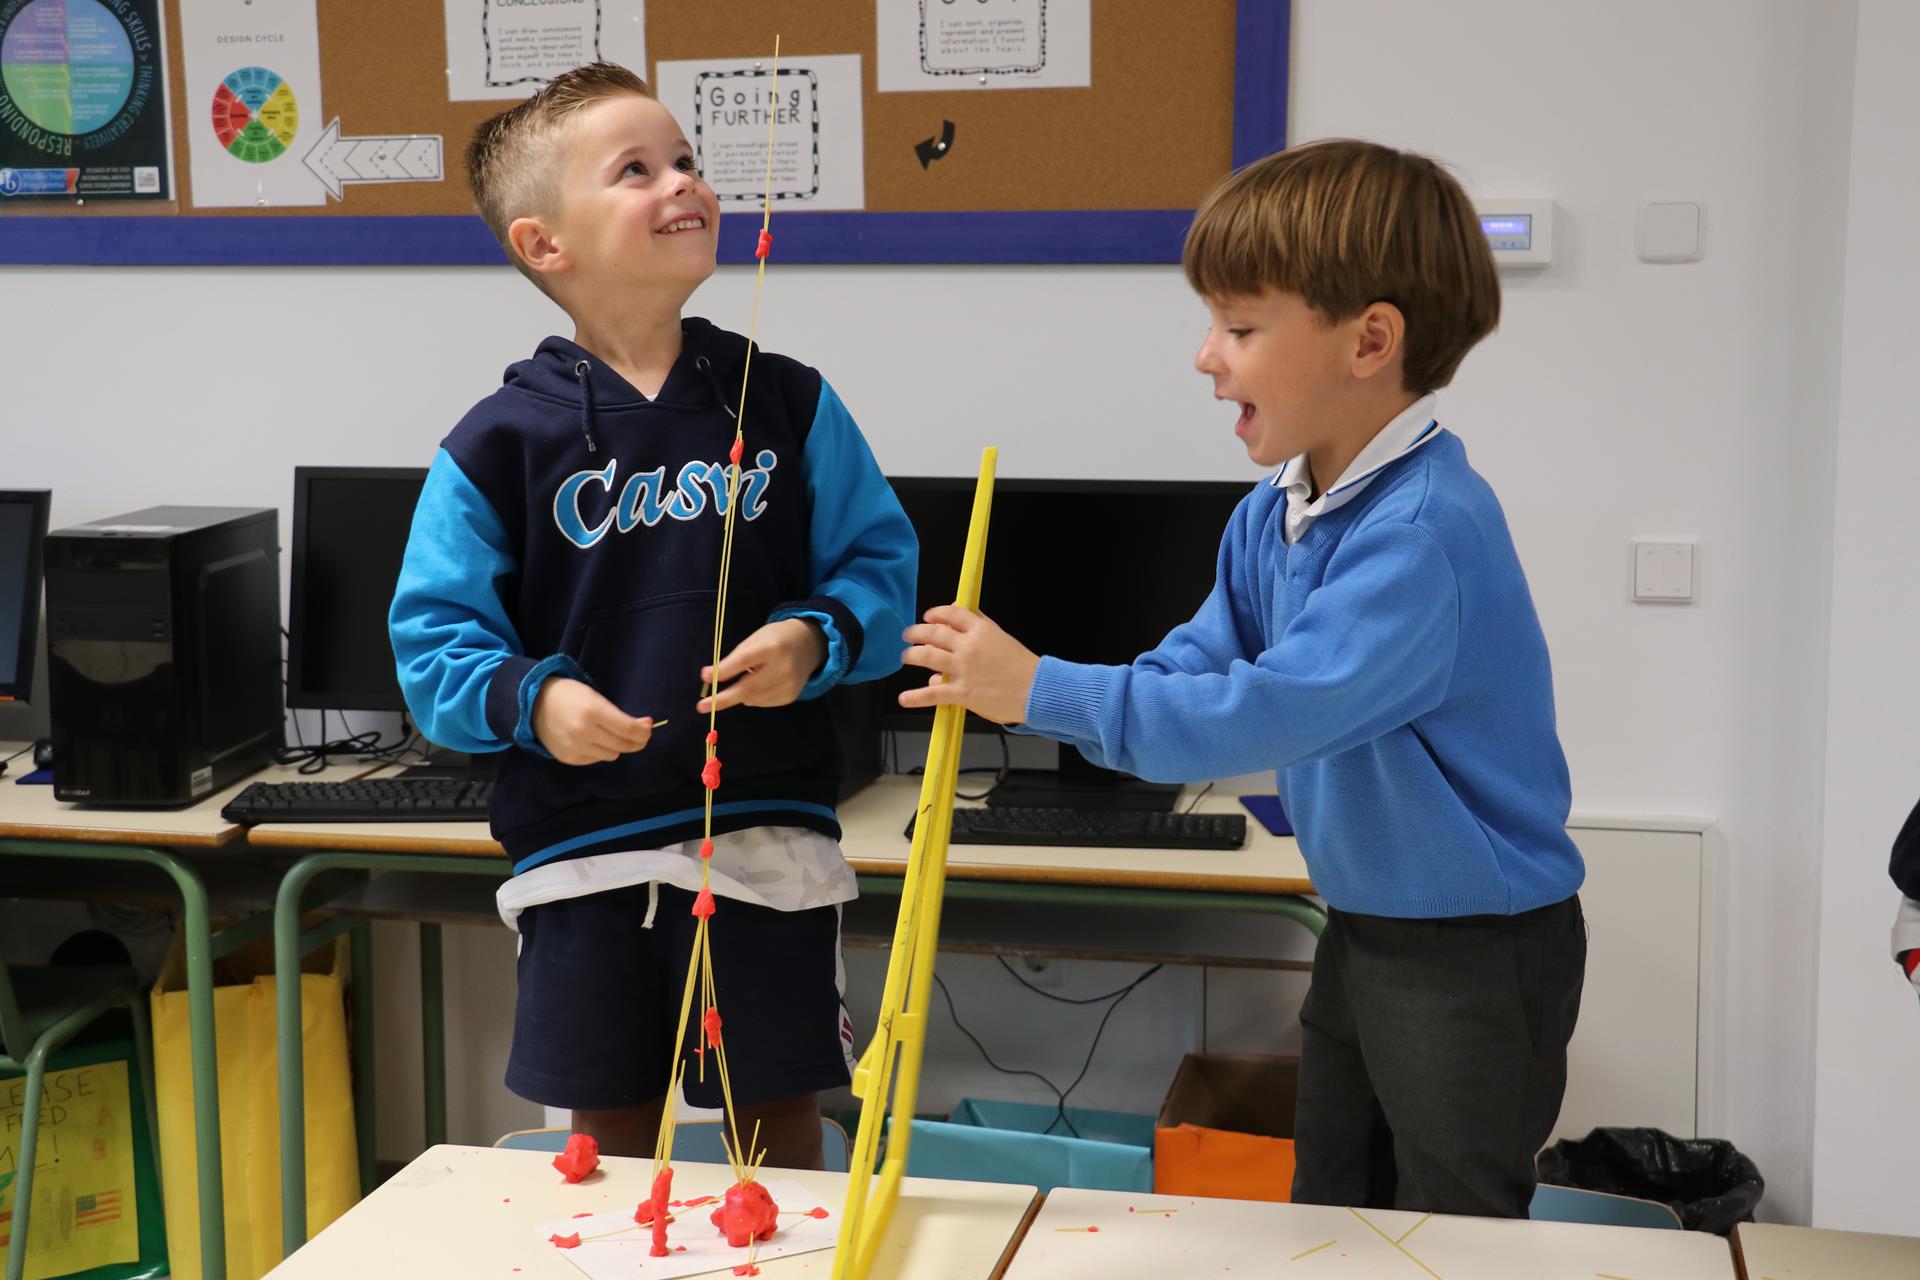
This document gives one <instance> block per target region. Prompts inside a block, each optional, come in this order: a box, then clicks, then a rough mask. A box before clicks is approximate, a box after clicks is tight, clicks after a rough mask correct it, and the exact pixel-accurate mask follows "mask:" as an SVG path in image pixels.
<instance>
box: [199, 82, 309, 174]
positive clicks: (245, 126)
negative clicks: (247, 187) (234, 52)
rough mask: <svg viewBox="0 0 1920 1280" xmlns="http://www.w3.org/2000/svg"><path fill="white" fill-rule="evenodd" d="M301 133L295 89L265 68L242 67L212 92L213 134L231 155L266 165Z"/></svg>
mask: <svg viewBox="0 0 1920 1280" xmlns="http://www.w3.org/2000/svg"><path fill="white" fill-rule="evenodd" d="M299 131H300V107H299V104H298V103H296V102H295V101H294V100H293V90H292V89H291V88H289V87H288V86H287V82H286V81H285V80H282V79H281V78H280V77H279V76H278V75H277V74H276V73H274V72H272V71H269V70H267V69H266V68H265V67H242V68H240V69H239V70H238V71H236V72H234V73H233V74H232V75H230V76H228V77H227V78H226V79H225V80H222V81H221V82H220V87H219V88H217V89H215V90H214V91H213V132H214V135H215V136H216V137H218V138H219V139H220V145H221V146H223V147H225V148H226V149H227V152H228V154H230V155H232V156H234V157H236V158H237V159H241V160H245V161H247V162H248V163H249V164H265V163H266V162H267V161H269V160H273V159H277V158H278V157H279V156H281V155H283V154H285V152H286V150H287V148H288V147H290V146H292V145H293V135H294V134H296V133H298V132H299Z"/></svg>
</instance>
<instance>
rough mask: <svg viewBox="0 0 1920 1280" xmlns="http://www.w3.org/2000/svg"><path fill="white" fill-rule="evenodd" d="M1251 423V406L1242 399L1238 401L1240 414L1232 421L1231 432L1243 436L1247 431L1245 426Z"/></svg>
mask: <svg viewBox="0 0 1920 1280" xmlns="http://www.w3.org/2000/svg"><path fill="white" fill-rule="evenodd" d="M1252 425H1253V406H1252V405H1250V404H1248V403H1246V402H1245V401H1244V400H1243V401H1241V402H1240V416H1239V417H1238V418H1236V419H1235V420H1234V423H1233V433H1234V434H1235V435H1237V436H1243V435H1245V434H1246V433H1247V428H1248V427H1250V426H1252Z"/></svg>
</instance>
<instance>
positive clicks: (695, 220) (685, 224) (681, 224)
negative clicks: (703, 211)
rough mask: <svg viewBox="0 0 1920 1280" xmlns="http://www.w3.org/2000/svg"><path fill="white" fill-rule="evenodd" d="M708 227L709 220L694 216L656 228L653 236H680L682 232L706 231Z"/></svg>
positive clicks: (675, 220) (676, 219) (678, 219)
mask: <svg viewBox="0 0 1920 1280" xmlns="http://www.w3.org/2000/svg"><path fill="white" fill-rule="evenodd" d="M706 226H707V220H706V219H705V218H703V217H701V216H700V215H698V214H693V215H691V216H689V217H685V218H675V219H674V220H673V221H672V222H669V223H667V224H666V225H665V226H663V227H655V228H654V231H653V234H655V235H657V236H671V235H678V234H679V233H680V232H682V231H704V230H706Z"/></svg>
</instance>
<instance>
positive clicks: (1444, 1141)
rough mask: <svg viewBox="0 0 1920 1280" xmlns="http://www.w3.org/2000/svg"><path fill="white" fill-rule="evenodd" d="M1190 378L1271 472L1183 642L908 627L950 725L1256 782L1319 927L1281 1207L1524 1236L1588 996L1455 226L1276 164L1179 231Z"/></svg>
mask: <svg viewBox="0 0 1920 1280" xmlns="http://www.w3.org/2000/svg"><path fill="white" fill-rule="evenodd" d="M1185 265H1186V271H1187V278H1188V280H1189V282H1190V283H1192V285H1193V286H1194V289H1195V290H1196V292H1198V293H1199V294H1200V296H1201V298H1202V299H1203V300H1205V302H1206V304H1207V309H1208V311H1209V313H1210V314H1211V317H1212V327H1211V329H1210V331H1209V333H1208V335H1207V338H1206V341H1205V343H1203V344H1202V346H1201V348H1200V354H1199V356H1198V357H1197V358H1196V360H1195V364H1196V365H1197V366H1198V368H1199V369H1200V371H1201V372H1202V373H1205V374H1207V375H1209V376H1210V377H1211V378H1212V379H1213V383H1214V394H1215V396H1216V397H1217V398H1219V399H1223V400H1230V401H1234V402H1237V404H1238V405H1239V410H1240V412H1239V416H1238V418H1237V420H1236V422H1235V424H1234V431H1235V434H1236V435H1238V436H1239V438H1240V439H1241V441H1242V442H1243V443H1244V444H1245V445H1246V449H1247V453H1248V456H1250V457H1251V458H1252V459H1253V460H1254V461H1255V462H1257V463H1259V464H1260V465H1261V466H1263V467H1279V468H1280V471H1279V474H1278V475H1276V476H1274V477H1273V478H1272V479H1270V480H1267V481H1263V482H1262V483H1261V484H1259V485H1258V486H1257V487H1256V488H1255V489H1254V490H1253V492H1252V493H1250V494H1249V495H1247V497H1246V498H1245V500H1243V501H1242V502H1241V504H1240V506H1239V509H1238V510H1237V511H1236V512H1235V513H1234V516H1233V519H1232V521H1231V522H1230V523H1229V524H1228V526H1227V530H1226V536H1225V538H1224V539H1223V540H1222V542H1221V545H1220V558H1219V567H1218V575H1217V577H1216V579H1215V581H1214V584H1213V590H1212V593H1211V594H1210V595H1209V596H1208V597H1207V599H1206V601H1205V603H1204V604H1202V605H1201V606H1200V611H1199V613H1198V614H1196V615H1195V616H1194V618H1193V620H1192V621H1191V622H1188V623H1185V624H1183V625H1182V626H1180V627H1178V628H1176V629H1175V630H1174V631H1173V632H1172V634H1170V635H1168V636H1167V638H1166V639H1165V640H1164V641H1162V642H1161V644H1160V646H1159V647H1158V648H1157V649H1155V650H1154V651H1153V652H1151V653H1146V654H1142V655H1141V656H1140V657H1139V658H1137V659H1135V660H1134V662H1133V663H1132V664H1131V665H1128V666H1090V665H1084V664H1078V663H1072V662H1063V661H1061V660H1060V659H1059V658H1054V657H1046V658H1042V657H1039V656H1038V655H1036V654H1033V653H1031V652H1029V651H1028V650H1026V649H1025V648H1024V647H1022V646H1021V645H1020V644H1019V642H1018V641H1016V640H1014V639H1013V638H1012V637H1010V636H1008V635H1007V634H1006V633H1005V632H1003V631H1001V630H1000V629H999V628H998V627H997V626H995V625H994V624H993V623H992V622H991V621H989V620H988V619H987V618H985V617H983V616H981V615H979V614H973V613H968V612H966V611H963V610H959V609H952V608H944V609H935V610H931V611H930V612H929V613H928V614H927V617H926V621H925V622H924V623H923V624H921V625H917V626H914V627H912V628H910V629H909V630H908V631H907V632H906V639H907V641H908V642H909V643H910V644H912V645H913V646H914V647H913V648H911V649H909V650H907V653H906V660H907V661H908V662H911V663H915V664H917V665H919V666H923V667H927V668H930V669H931V670H933V671H935V672H938V673H941V677H940V680H939V682H937V683H933V684H930V685H929V686H928V687H927V688H925V689H921V690H914V691H910V692H908V693H905V694H902V695H901V698H900V701H901V702H902V703H903V704H905V705H908V706H931V705H934V704H936V703H948V702H957V703H962V704H964V705H966V706H967V707H969V708H971V709H972V710H974V711H977V712H979V713H980V714H981V715H983V716H986V717H987V718H988V719H991V720H997V721H1000V722H1003V723H1016V722H1018V723H1023V724H1024V726H1025V728H1027V729H1028V730H1030V731H1032V732H1034V733H1040V734H1045V735H1047V736H1048V737H1053V738H1058V739H1060V740H1061V741H1062V742H1065V743H1068V744H1071V745H1073V746H1075V747H1078V748H1079V749H1080V751H1081V752H1082V753H1083V754H1085V755H1087V756H1088V757H1090V758H1091V759H1093V760H1095V761H1096V762H1098V763H1100V764H1105V765H1110V766H1113V767H1115V768H1120V769H1125V770H1128V771H1131V772H1133V773H1136V774H1139V775H1141V776H1142V777H1146V778H1151V779H1159V780H1166V781H1198V780H1202V779H1211V778H1222V777H1230V776H1233V775H1236V774H1243V773H1251V772H1253V771H1255V770H1265V769H1273V770H1275V771H1276V772H1277V775H1278V785H1279V792H1280V795H1281V797H1282V799H1283V800H1284V802H1285V804H1286V808H1287V812H1288V813H1289V814H1290V815H1291V817H1292V819H1293V824H1294V827H1295V829H1296V830H1297V832H1298V834H1299V839H1300V848H1301V851H1302V852H1303V853H1304V854H1305V855H1306V859H1307V864H1308V867H1309V868H1310V869H1311V871H1312V875H1313V882H1314V885H1315V887H1316V888H1317V889H1318V890H1319V891H1320V893H1321V895H1322V896H1323V897H1325V899H1326V901H1327V906H1328V923H1327V929H1326V932H1325V934H1324V935H1323V936H1322V937H1321V939H1320V943H1319V947H1318V949H1317V951H1316V953H1315V956H1314V971H1313V983H1312V987H1311V989H1310V991H1309V992H1308V995H1307V1000H1306V1004H1305V1006H1304V1007H1303V1008H1302V1010H1301V1014H1300V1022H1301V1026H1302V1029H1303V1051H1302V1060H1301V1075H1300V1094H1299V1105H1298V1109H1297V1114H1296V1119H1295V1130H1294V1132H1295V1143H1296V1157H1297V1161H1298V1164H1297V1169H1296V1176H1295V1179H1294V1184H1293V1197H1294V1199H1295V1200H1298V1201H1305V1202H1314V1203H1322V1204H1346V1205H1357V1206H1373V1207H1385V1208H1401V1209H1416V1210H1432V1211H1438V1212H1442V1213H1466V1214H1482V1215H1489V1216H1507V1217H1524V1216H1525V1215H1526V1213H1527V1208H1528V1205H1529V1203H1530V1201H1531V1200H1532V1197H1533V1188H1534V1165H1533V1157H1534V1154H1535V1152H1536V1151H1538V1150H1539V1148H1540V1146H1541V1145H1542V1144H1543V1143H1544V1142H1545V1141H1546V1139H1547V1137H1548V1135H1549V1133H1550V1132H1551V1130H1552V1128H1553V1125H1554V1120H1555V1118H1556V1116H1557V1115H1558V1113H1559V1109H1560V1099H1561V1095H1562V1093H1563V1092H1564V1091H1565V1088H1566V1065H1567V1064H1566V1049H1567V1041H1568V1039H1569V1037H1571V1035H1572V1034H1573V1026H1574V1020H1575V1018H1576V1017H1577V1015H1578V1012H1579V1006H1580V988H1581V982H1582V979H1583V977H1584V974H1585V968H1586V934H1585V927H1584V923H1583V921H1582V919H1581V914H1580V904H1579V900H1578V898H1577V897H1576V896H1575V895H1576V891H1577V890H1578V889H1579V887H1580V883H1581V880H1582V877H1583V874H1584V872H1583V868H1582V865H1581V861H1580V855H1579V852H1578V851H1577V850H1576V849H1575V848H1574V846H1573V842H1572V841H1571V839H1569V837H1568V836H1567V833H1566V829H1565V824H1566V819H1567V810H1568V806H1569V799H1570V790H1569V785H1568V780H1567V766H1566V758H1565V756H1564V755H1563V754H1562V752H1561V749H1560V742H1559V738H1558V736H1557V734H1556V732H1555V729H1554V712H1553V683H1552V676H1551V672H1550V671H1549V669H1548V662H1547V646H1546V641H1545V638H1544V637H1543V636H1542V634H1541V631H1540V624H1539V621H1538V620H1537V618H1536V617H1535V615H1534V610H1533V601H1532V599H1531V597H1530V595H1529V593H1528V590H1527V583H1526V578H1525V576H1524V575H1523V574H1522V573H1521V569H1520V561H1519V558H1518V557H1517V556H1516V555H1515V553H1514V549H1513V542H1512V539H1511V538H1510V536H1509V535H1508V532H1507V525H1506V519H1505V517H1504V516H1503V515H1502V514H1501V511H1500V504H1499V502H1498V501H1497V500H1496V499H1495V498H1494V496H1493V491H1492V490H1491V489H1489V488H1488V487H1487V484H1486V482H1485V481H1484V480H1482V479H1481V478H1480V477H1479V475H1477V474H1476V473H1475V472H1474V471H1473V469H1472V468H1471V467H1469V466H1468V465H1467V454H1466V449H1465V448H1464V447H1463V446H1462V445H1461V443H1460V441H1459V439H1458V438H1456V437H1455V436H1454V435H1453V434H1452V433H1451V432H1448V431H1446V430H1444V429H1442V428H1441V427H1440V425H1439V423H1438V421H1437V420H1436V419H1435V417H1434V398H1433V394H1432V393H1433V392H1434V391H1435V390H1436V389H1437V388H1440V387H1444V386H1445V385H1447V383H1448V381H1449V380H1450V379H1451V378H1452V376H1453V372H1454V370H1455V369H1456V368H1457V367H1458V366H1459V364H1460V361H1461V360H1462V358H1464V357H1465V356H1466V354H1467V352H1468V351H1469V350H1470V349H1471V348H1472V347H1473V345H1474V344H1475V343H1476V342H1478V341H1479V340H1480V339H1481V338H1483V337H1485V336H1486V334H1487V333H1489V332H1490V331H1491V330H1492V329H1493V327H1494V324H1495V323H1496V322H1497V321H1498V319H1499V314H1500V286H1499V281H1498V278H1497V277H1496V276H1495V274H1494V266H1493V259H1492V256H1491V254H1490V252H1489V250H1488V248H1487V243H1486V240H1485V238H1484V237H1483V236H1482V235H1481V232H1480V226H1479V220H1478V218H1477V217H1476V216H1475V214H1474V210H1473V206H1472V204H1471V202H1469V201H1468V199H1467V198H1466V195H1465V194H1464V193H1463V192H1462V191H1461V190H1460V188H1459V186H1458V185H1457V184H1456V183H1455V182H1454V181H1453V179H1452V178H1450V177H1449V176H1447V175H1446V174H1445V173H1444V172H1442V171H1441V170H1440V169H1439V168H1438V167H1437V166H1436V165H1434V164H1433V162H1432V161H1430V160H1427V159H1425V158H1424V157H1420V156H1412V155H1406V154H1403V153H1401V152H1398V151H1393V150H1390V149H1388V148H1386V147H1380V146H1375V145H1372V144H1368V143H1360V142H1345V141H1335V142H1324V143H1317V144H1314V145H1311V146H1303V147H1299V148H1296V149H1294V150H1290V151H1286V152H1282V153H1280V154H1278V155H1273V156H1269V157H1267V158H1266V159H1264V160H1261V161H1259V162H1257V163H1255V164H1253V165H1251V166H1249V167H1248V168H1246V169H1244V170H1242V171H1241V172H1239V173H1237V174H1234V175H1232V176H1231V177H1229V178H1228V179H1226V180H1225V181H1224V182H1223V183H1222V184H1221V185H1220V186H1219V187H1218V188H1216V189H1215V190H1214V192H1213V193H1212V194H1211V195H1210V196H1209V197H1208V198H1207V200H1206V201H1205V203H1204V204H1203V205H1202V206H1201V208H1200V210H1199V211H1198V213H1197V214H1196V215H1195V218H1194V222H1193V227H1192V229H1191V231H1190V232H1189V233H1188V237H1187V245H1186V253H1185Z"/></svg>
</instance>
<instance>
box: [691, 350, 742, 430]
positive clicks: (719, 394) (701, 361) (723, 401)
mask: <svg viewBox="0 0 1920 1280" xmlns="http://www.w3.org/2000/svg"><path fill="white" fill-rule="evenodd" d="M693 367H694V368H696V369H698V370H699V371H700V372H701V373H703V374H705V375H706V377H707V385H708V386H710V387H712V388H713V398H714V399H715V400H717V401H719V403H720V407H721V408H722V409H725V410H726V411H727V417H729V418H733V419H734V420H735V421H738V420H739V419H738V418H737V417H735V414H734V412H733V406H732V405H731V404H729V403H727V389H726V388H725V387H723V386H721V385H720V375H719V374H717V373H715V372H714V371H713V362H712V361H710V360H708V359H707V358H706V357H705V356H696V357H694V361H693Z"/></svg>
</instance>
